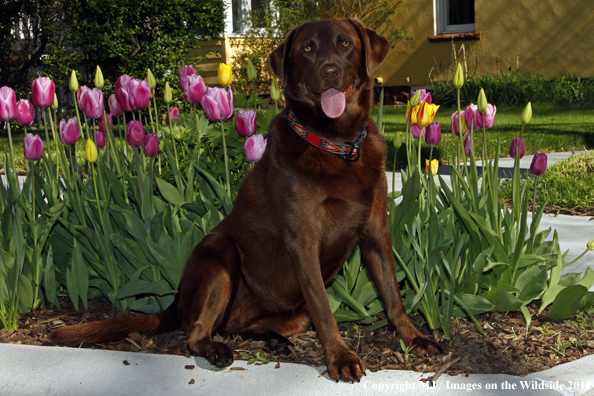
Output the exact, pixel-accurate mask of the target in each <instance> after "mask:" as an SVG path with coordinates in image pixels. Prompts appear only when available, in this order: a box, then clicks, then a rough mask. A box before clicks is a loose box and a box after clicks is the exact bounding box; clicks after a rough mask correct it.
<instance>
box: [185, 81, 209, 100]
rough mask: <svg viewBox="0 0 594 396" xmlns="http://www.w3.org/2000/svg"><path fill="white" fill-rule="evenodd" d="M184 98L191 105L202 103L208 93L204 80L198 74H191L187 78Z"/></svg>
mask: <svg viewBox="0 0 594 396" xmlns="http://www.w3.org/2000/svg"><path fill="white" fill-rule="evenodd" d="M185 87H186V88H185V89H184V98H186V100H187V101H188V102H190V103H200V102H201V101H202V98H203V97H204V94H205V93H206V91H207V89H208V88H207V87H206V84H204V79H203V78H202V76H199V75H198V74H191V75H189V76H188V77H186V81H185Z"/></svg>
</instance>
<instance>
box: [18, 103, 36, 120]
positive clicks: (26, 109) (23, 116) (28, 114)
mask: <svg viewBox="0 0 594 396" xmlns="http://www.w3.org/2000/svg"><path fill="white" fill-rule="evenodd" d="M16 107H17V113H16V119H17V123H18V124H19V125H21V126H29V125H31V124H33V122H34V121H35V107H33V104H32V103H31V102H29V101H28V100H27V99H21V100H19V101H18V102H17V104H16Z"/></svg>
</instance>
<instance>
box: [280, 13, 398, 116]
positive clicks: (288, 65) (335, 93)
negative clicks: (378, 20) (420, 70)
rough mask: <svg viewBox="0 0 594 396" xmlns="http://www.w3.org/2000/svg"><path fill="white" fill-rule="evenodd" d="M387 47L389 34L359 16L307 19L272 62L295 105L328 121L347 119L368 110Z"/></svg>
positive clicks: (289, 104) (291, 101)
mask: <svg viewBox="0 0 594 396" xmlns="http://www.w3.org/2000/svg"><path fill="white" fill-rule="evenodd" d="M388 48H389V43H388V40H386V39H385V38H383V37H380V36H379V35H378V34H377V33H376V32H375V31H373V30H371V29H367V28H365V27H364V26H363V25H362V24H361V23H360V22H359V21H357V20H353V19H329V20H323V21H316V22H308V23H305V24H303V25H301V26H298V27H296V28H294V29H293V30H292V31H291V32H290V33H289V35H288V36H287V37H286V39H285V40H284V41H283V42H282V43H281V44H280V45H279V46H278V47H277V48H276V49H275V50H274V51H273V52H272V54H271V55H270V66H271V68H272V71H273V72H274V74H275V75H276V76H277V77H278V78H279V79H280V80H281V84H282V87H283V89H284V94H285V97H286V98H287V104H288V106H289V107H290V108H292V109H295V108H301V109H302V112H303V111H307V112H309V114H311V115H316V116H320V117H327V120H328V121H330V120H331V119H338V120H340V119H345V120H346V119H348V118H349V114H350V115H351V116H352V114H355V113H356V114H360V113H362V112H363V113H365V114H366V113H368V112H369V107H370V105H371V94H370V91H371V86H372V84H371V77H370V76H371V73H373V72H374V71H375V70H376V69H377V68H378V67H379V66H380V65H381V64H382V62H383V61H384V58H385V57H386V54H387V52H388ZM311 112H313V113H311Z"/></svg>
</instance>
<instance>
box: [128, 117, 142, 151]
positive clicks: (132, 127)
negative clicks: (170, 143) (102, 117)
mask: <svg viewBox="0 0 594 396" xmlns="http://www.w3.org/2000/svg"><path fill="white" fill-rule="evenodd" d="M145 139H146V136H145V135H144V126H143V125H142V122H140V121H130V122H129V123H128V130H127V131H126V142H128V144H129V145H130V146H132V147H135V148H139V147H142V145H143V144H144V141H145Z"/></svg>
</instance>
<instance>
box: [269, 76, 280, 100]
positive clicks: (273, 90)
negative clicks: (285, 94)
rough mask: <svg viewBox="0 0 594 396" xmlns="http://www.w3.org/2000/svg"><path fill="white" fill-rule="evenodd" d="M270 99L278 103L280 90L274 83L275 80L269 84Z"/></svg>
mask: <svg viewBox="0 0 594 396" xmlns="http://www.w3.org/2000/svg"><path fill="white" fill-rule="evenodd" d="M270 97H271V98H272V100H274V101H275V102H278V100H279V99H280V97H281V92H280V88H279V86H278V83H277V82H276V78H273V79H272V81H271V83H270Z"/></svg>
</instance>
